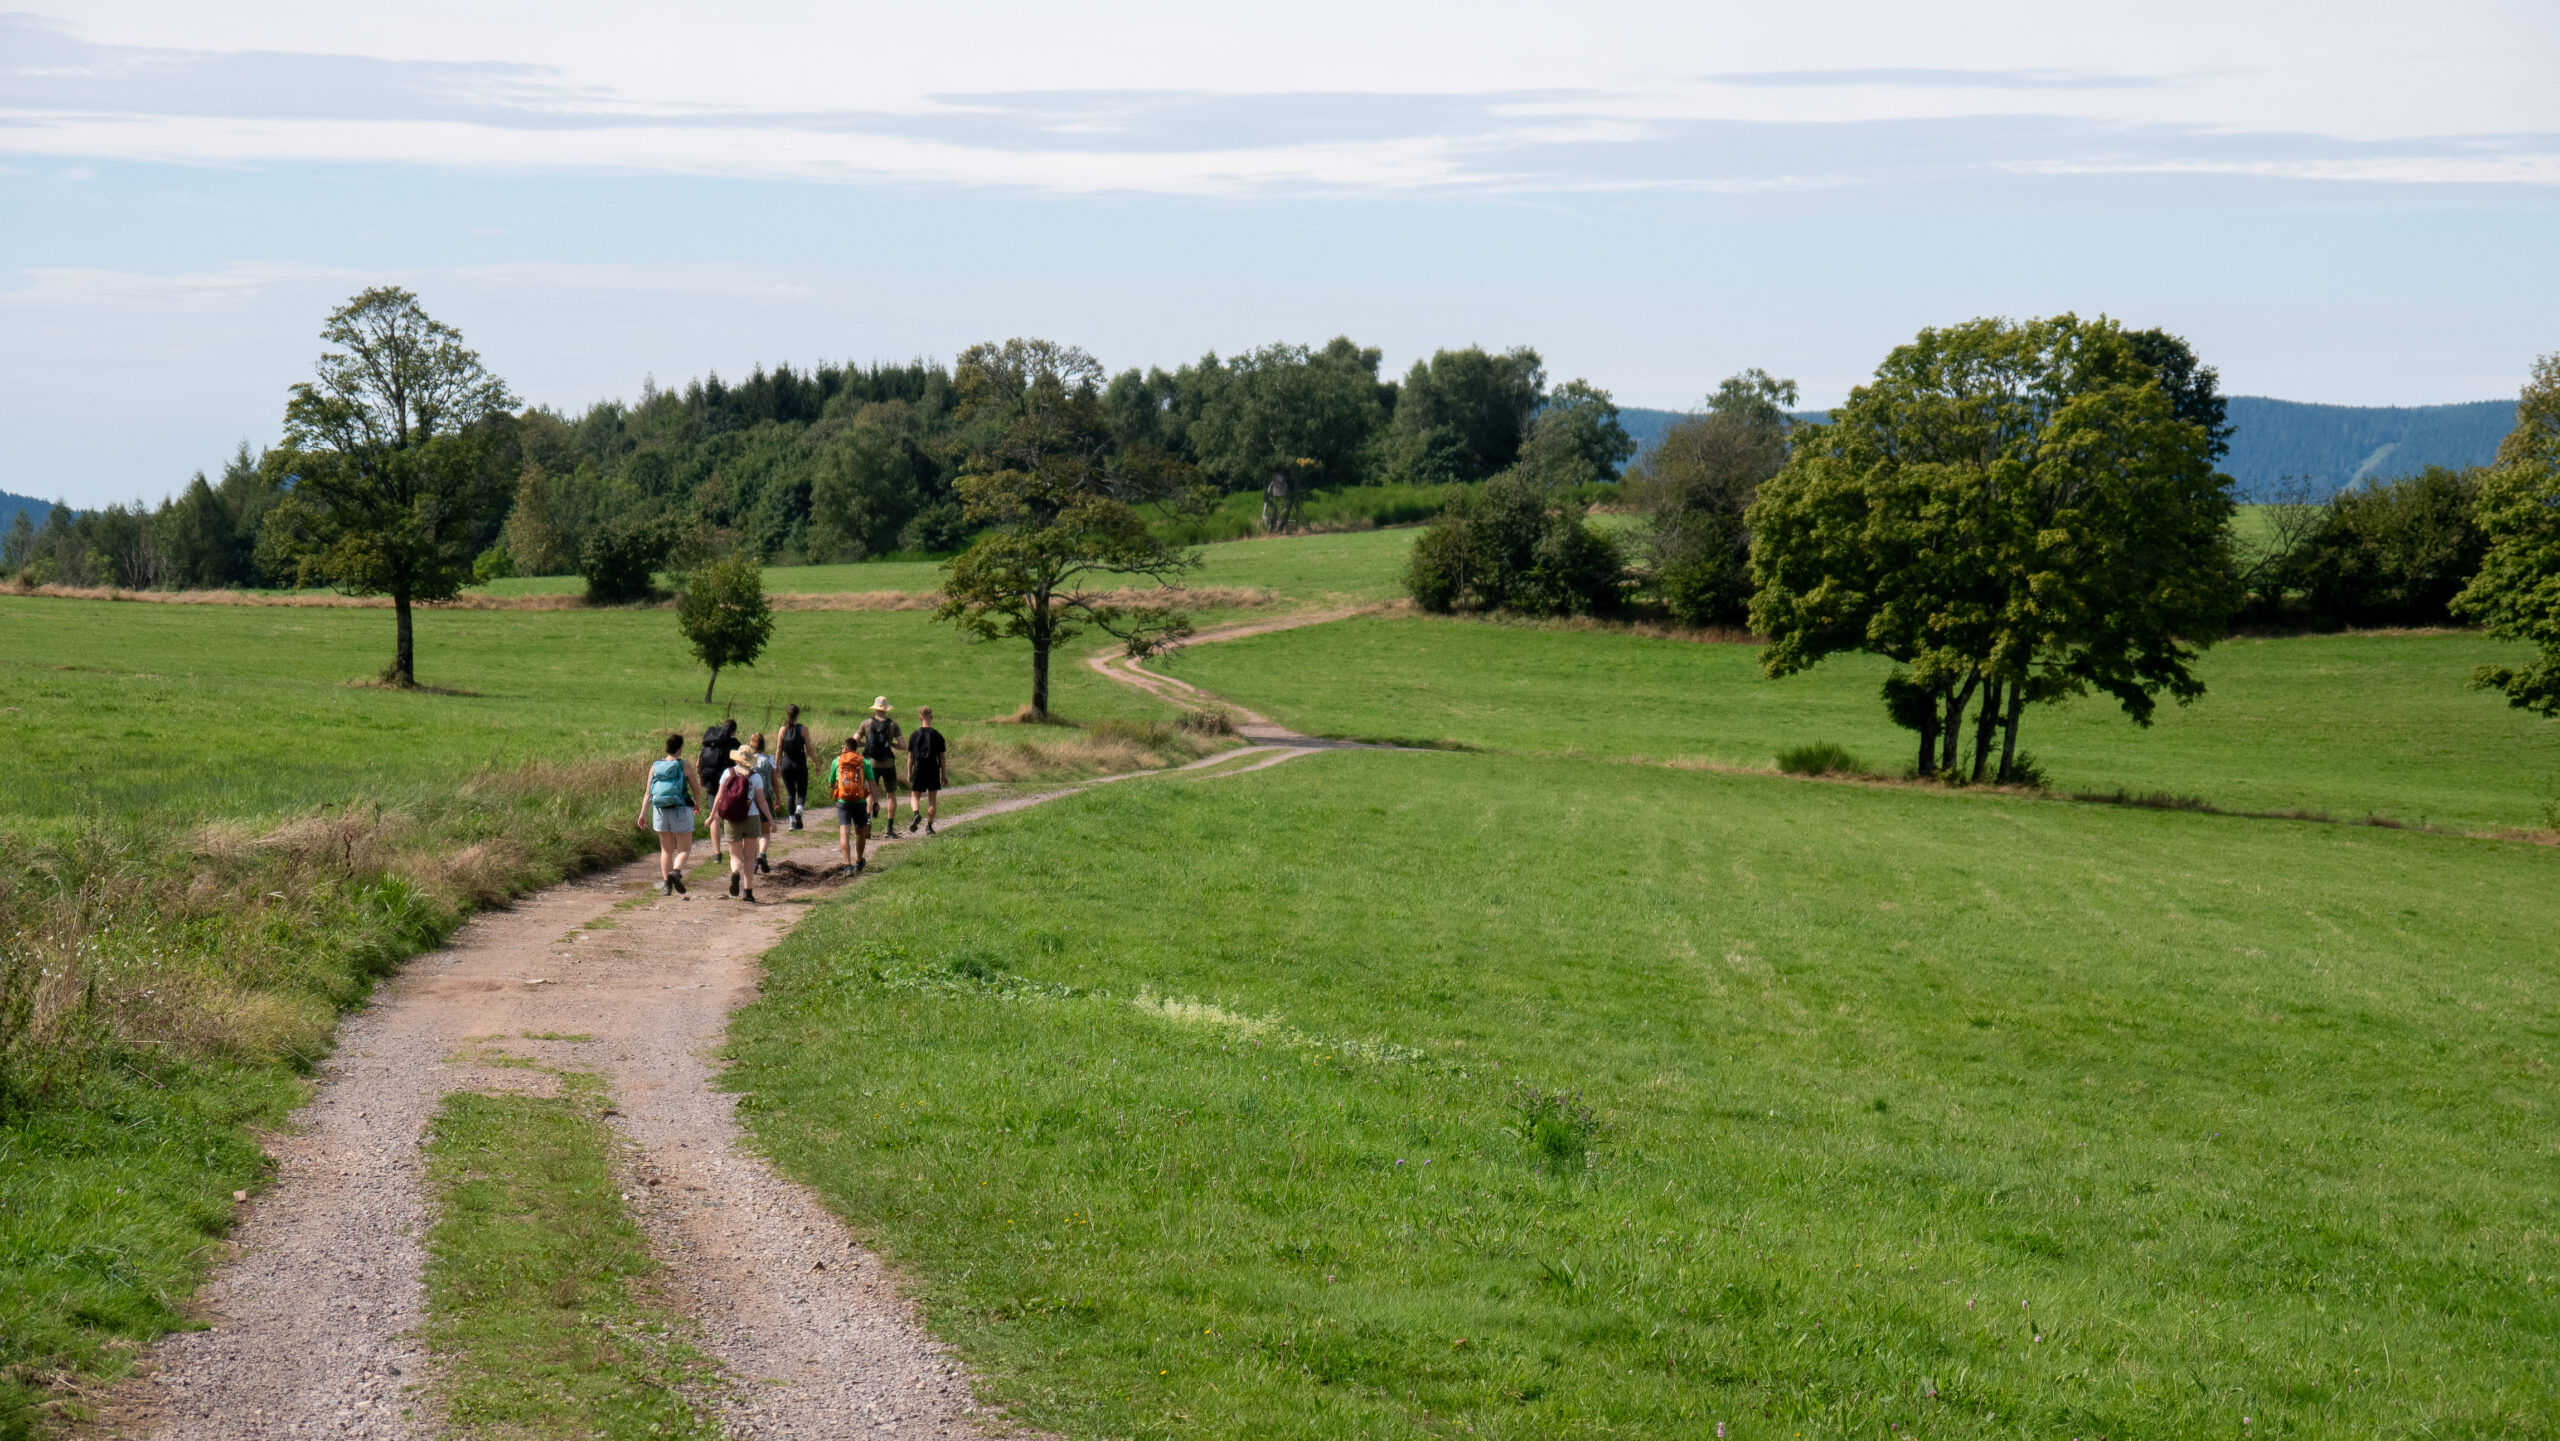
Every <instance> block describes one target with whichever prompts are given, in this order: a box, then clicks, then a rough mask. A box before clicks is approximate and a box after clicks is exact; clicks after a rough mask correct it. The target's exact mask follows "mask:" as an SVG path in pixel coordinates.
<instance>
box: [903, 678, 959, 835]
mask: <svg viewBox="0 0 2560 1441" xmlns="http://www.w3.org/2000/svg"><path fill="white" fill-rule="evenodd" d="M950 749H951V747H950V746H949V744H948V743H946V742H945V741H944V740H943V739H942V732H940V731H938V730H935V729H934V728H933V707H931V706H929V705H926V706H918V707H916V728H915V729H914V730H912V731H910V732H908V733H907V829H908V830H909V831H910V832H912V831H914V829H915V816H916V812H918V811H922V812H923V813H924V833H925V834H926V835H932V834H933V822H934V818H935V817H937V816H939V815H941V814H942V758H943V756H944V755H946V754H948V753H949V751H950Z"/></svg>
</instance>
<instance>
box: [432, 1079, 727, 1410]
mask: <svg viewBox="0 0 2560 1441" xmlns="http://www.w3.org/2000/svg"><path fill="white" fill-rule="evenodd" d="M557 1074H558V1077H559V1084H560V1093H559V1094H558V1095H556V1096H530V1095H481V1094H477V1093H474V1092H467V1091H466V1092H457V1093H455V1094H453V1095H450V1096H448V1097H446V1098H445V1102H444V1106H443V1108H442V1109H441V1110H440V1111H439V1112H438V1113H437V1114H436V1118H435V1121H434V1123H433V1124H432V1126H431V1127H430V1129H429V1131H428V1141H427V1176H428V1179H429V1182H430V1184H431V1185H432V1187H433V1190H434V1194H435V1200H436V1205H437V1209H438V1213H439V1214H438V1220H437V1222H436V1226H435V1229H434V1230H433V1231H431V1232H429V1233H428V1236H427V1268H426V1281H427V1314H428V1318H429V1320H428V1331H427V1335H428V1338H429V1344H430V1345H431V1347H432V1348H433V1349H434V1351H435V1352H436V1354H437V1355H438V1357H439V1358H440V1359H441V1360H442V1363H443V1365H442V1372H443V1377H442V1380H443V1384H442V1386H441V1387H440V1391H441V1399H442V1401H443V1406H442V1408H441V1409H442V1411H443V1415H444V1420H445V1423H446V1424H447V1425H448V1426H450V1427H452V1428H453V1429H455V1430H457V1431H460V1432H462V1433H463V1434H466V1435H478V1434H497V1435H503V1436H515V1437H524V1438H527V1441H549V1438H562V1441H568V1438H587V1437H597V1438H612V1441H644V1438H670V1441H674V1438H687V1437H691V1438H717V1437H718V1436H719V1435H720V1428H719V1425H718V1423H717V1421H716V1420H715V1419H714V1417H713V1414H712V1409H711V1408H710V1407H709V1406H708V1405H707V1404H705V1402H704V1401H703V1399H702V1398H703V1396H704V1395H705V1393H707V1392H708V1391H709V1390H710V1388H711V1387H712V1385H713V1384H714V1381H715V1368H714V1367H713V1366H712V1365H711V1363H710V1361H709V1359H708V1358H707V1357H705V1356H704V1355H703V1354H702V1353H701V1352H700V1351H699V1350H697V1349H695V1348H694V1347H693V1346H692V1345H690V1344H689V1343H688V1342H687V1341H686V1340H684V1339H683V1337H682V1336H681V1334H680V1332H681V1326H680V1323H679V1318H678V1317H677V1316H676V1315H675V1313H674V1312H673V1311H672V1310H670V1309H669V1307H668V1305H667V1301H666V1298H665V1296H664V1294H663V1293H662V1292H661V1291H660V1290H659V1289H658V1288H657V1286H656V1284H655V1279H656V1273H657V1271H658V1270H659V1267H658V1264H657V1263H656V1262H655V1261H654V1260H653V1259H652V1258H651V1256H650V1255H649V1247H648V1242H647V1239H646V1238H645V1237H644V1236H643V1235H642V1234H641V1231H640V1228H639V1226H638V1225H636V1224H635V1223H634V1222H633V1221H632V1219H631V1217H630V1215H629V1214H628V1213H627V1212H626V1211H625V1209H624V1207H623V1203H622V1200H621V1194H620V1182H619V1181H618V1179H617V1177H616V1175H615V1169H616V1168H615V1159H616V1158H615V1155H614V1152H615V1148H616V1141H615V1138H614V1135H613V1132H612V1131H611V1129H609V1128H608V1127H607V1126H606V1125H605V1122H604V1119H603V1113H604V1110H605V1088H604V1083H603V1081H602V1080H601V1079H600V1078H598V1077H595V1076H593V1075H588V1074H583V1073H580V1072H575V1071H562V1072H559V1073H557Z"/></svg>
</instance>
